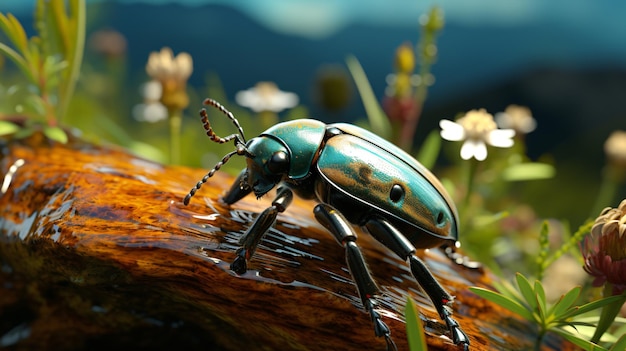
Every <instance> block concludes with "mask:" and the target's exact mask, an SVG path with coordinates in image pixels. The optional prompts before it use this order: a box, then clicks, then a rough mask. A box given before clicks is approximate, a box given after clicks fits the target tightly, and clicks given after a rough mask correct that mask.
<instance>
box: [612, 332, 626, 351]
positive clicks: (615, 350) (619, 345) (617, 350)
mask: <svg viewBox="0 0 626 351" xmlns="http://www.w3.org/2000/svg"><path fill="white" fill-rule="evenodd" d="M610 350H611V351H621V350H626V334H625V335H622V336H621V337H620V338H619V339H617V342H615V344H613V346H612V347H611V348H610Z"/></svg>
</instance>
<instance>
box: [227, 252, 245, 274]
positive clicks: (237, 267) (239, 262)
mask: <svg viewBox="0 0 626 351" xmlns="http://www.w3.org/2000/svg"><path fill="white" fill-rule="evenodd" d="M230 269H231V270H232V271H233V272H235V273H237V274H239V275H241V274H244V273H246V272H247V271H248V264H247V263H246V249H244V248H239V249H238V250H237V252H236V257H235V260H234V261H233V263H231V264H230Z"/></svg>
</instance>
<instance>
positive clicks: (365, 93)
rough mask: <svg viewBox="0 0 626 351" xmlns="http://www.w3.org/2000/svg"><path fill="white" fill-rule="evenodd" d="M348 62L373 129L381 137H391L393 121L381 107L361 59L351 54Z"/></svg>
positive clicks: (347, 59)
mask: <svg viewBox="0 0 626 351" xmlns="http://www.w3.org/2000/svg"><path fill="white" fill-rule="evenodd" d="M346 64H347V65H348V70H349V71H350V74H352V78H353V79H354V83H355V84H356V87H357V89H358V90H359V94H360V95H361V101H362V102H363V107H365V112H366V113H367V118H368V119H369V122H370V124H371V127H372V130H374V131H376V134H378V135H380V136H381V137H383V138H385V139H389V138H390V137H391V123H389V118H387V116H386V115H385V112H384V111H383V109H382V108H381V107H380V104H379V103H378V99H377V98H376V95H375V94H374V90H372V86H371V85H370V82H369V80H368V79H367V75H366V74H365V71H364V70H363V67H362V66H361V64H360V63H359V60H357V58H356V57H354V56H352V55H350V56H348V57H347V58H346Z"/></svg>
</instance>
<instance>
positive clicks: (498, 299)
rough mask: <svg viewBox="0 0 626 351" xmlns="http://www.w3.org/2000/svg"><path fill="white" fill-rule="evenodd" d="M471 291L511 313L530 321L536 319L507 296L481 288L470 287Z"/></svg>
mask: <svg viewBox="0 0 626 351" xmlns="http://www.w3.org/2000/svg"><path fill="white" fill-rule="evenodd" d="M469 289H470V291H472V292H473V293H474V294H476V295H478V296H480V297H482V298H484V299H486V300H489V301H491V302H493V303H495V304H498V305H500V306H502V307H504V308H506V309H507V310H509V311H511V312H514V313H517V314H519V315H520V316H522V317H523V318H525V319H527V320H529V321H534V320H535V318H534V317H533V314H532V313H531V312H530V311H529V310H528V309H527V308H526V307H524V306H522V305H521V304H519V303H518V302H517V301H515V300H513V299H511V298H509V297H507V296H504V295H501V294H498V293H497V292H495V291H491V290H488V289H484V288H479V287H470V288H469Z"/></svg>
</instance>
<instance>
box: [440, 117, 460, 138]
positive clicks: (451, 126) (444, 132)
mask: <svg viewBox="0 0 626 351" xmlns="http://www.w3.org/2000/svg"><path fill="white" fill-rule="evenodd" d="M439 127H441V132H440V135H441V137H442V138H443V139H445V140H449V141H459V140H463V139H464V138H465V129H463V126H461V125H460V124H458V123H456V122H452V121H449V120H447V119H442V120H441V121H439Z"/></svg>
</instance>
